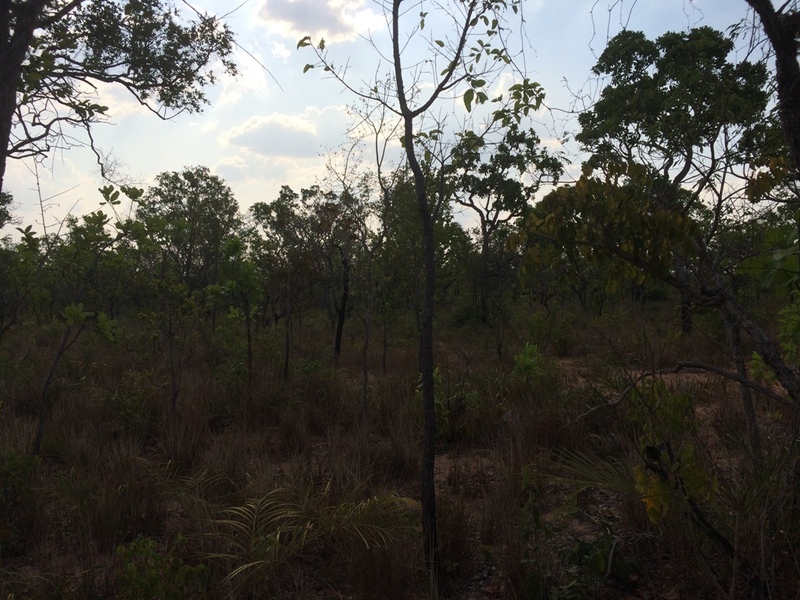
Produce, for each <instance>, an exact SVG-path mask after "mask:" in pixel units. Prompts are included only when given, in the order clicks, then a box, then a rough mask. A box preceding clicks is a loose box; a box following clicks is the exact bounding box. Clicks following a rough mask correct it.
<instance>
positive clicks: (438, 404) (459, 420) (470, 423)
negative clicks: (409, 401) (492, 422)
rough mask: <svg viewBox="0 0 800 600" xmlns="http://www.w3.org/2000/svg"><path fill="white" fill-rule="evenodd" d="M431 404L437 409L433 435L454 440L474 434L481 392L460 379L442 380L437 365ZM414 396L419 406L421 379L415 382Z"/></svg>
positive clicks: (451, 441)
mask: <svg viewBox="0 0 800 600" xmlns="http://www.w3.org/2000/svg"><path fill="white" fill-rule="evenodd" d="M433 380H434V394H435V397H434V405H435V408H436V438H437V440H438V441H440V442H443V443H447V444H449V443H453V442H456V441H459V440H463V439H465V438H469V437H472V436H474V434H475V433H476V432H477V431H478V421H479V419H480V415H481V410H480V409H481V399H480V395H479V394H478V393H477V392H476V391H475V390H471V389H469V388H468V386H467V384H466V382H465V381H464V380H461V381H460V383H459V384H458V385H456V386H453V385H449V383H450V382H449V381H448V382H445V379H444V377H443V376H442V372H441V371H440V370H439V368H438V367H437V368H436V370H435V371H434V373H433ZM416 399H417V402H418V404H419V405H420V406H421V405H422V382H421V380H420V381H418V382H417V394H416Z"/></svg>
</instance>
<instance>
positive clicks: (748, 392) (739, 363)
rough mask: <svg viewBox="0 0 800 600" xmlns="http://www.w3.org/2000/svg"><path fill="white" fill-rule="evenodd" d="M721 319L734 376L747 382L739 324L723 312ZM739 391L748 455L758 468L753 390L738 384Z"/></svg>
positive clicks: (758, 453) (759, 451)
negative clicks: (732, 361) (734, 371)
mask: <svg viewBox="0 0 800 600" xmlns="http://www.w3.org/2000/svg"><path fill="white" fill-rule="evenodd" d="M722 317H723V319H724V321H725V329H726V330H727V332H728V342H729V343H730V345H731V351H732V352H733V360H734V363H735V364H736V374H737V375H739V377H741V378H742V379H743V380H748V379H749V377H748V374H747V363H746V362H745V360H744V352H742V336H741V330H740V326H739V323H738V322H737V320H736V319H735V318H734V317H733V315H731V314H730V313H728V312H724V311H723V315H722ZM739 389H740V390H741V394H742V408H743V410H744V418H745V422H746V426H747V445H748V446H749V447H750V453H751V454H752V455H753V465H754V466H755V467H756V468H758V467H759V466H761V436H760V435H759V433H758V420H757V418H756V411H755V407H754V404H753V390H752V389H750V387H749V386H747V385H745V384H744V383H739Z"/></svg>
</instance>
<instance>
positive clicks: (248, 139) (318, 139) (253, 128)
mask: <svg viewBox="0 0 800 600" xmlns="http://www.w3.org/2000/svg"><path fill="white" fill-rule="evenodd" d="M346 123H347V116H346V112H345V110H344V109H343V108H341V107H329V108H325V109H322V110H320V109H317V108H313V107H308V108H306V110H305V111H304V112H303V113H302V114H297V115H287V114H280V113H272V114H271V115H267V116H254V117H250V118H249V119H248V120H247V121H245V122H244V123H243V124H241V125H239V126H238V127H234V128H233V129H231V130H229V131H228V132H226V133H224V134H223V135H222V136H220V141H221V143H223V144H226V145H231V146H239V147H242V148H246V149H247V150H250V151H252V152H255V153H256V154H260V155H262V156H268V157H294V158H309V157H315V156H317V155H318V154H319V153H320V152H321V150H322V149H323V148H324V147H326V146H331V145H332V144H333V143H334V142H335V141H336V140H339V139H341V137H342V136H343V134H344V132H345V128H346Z"/></svg>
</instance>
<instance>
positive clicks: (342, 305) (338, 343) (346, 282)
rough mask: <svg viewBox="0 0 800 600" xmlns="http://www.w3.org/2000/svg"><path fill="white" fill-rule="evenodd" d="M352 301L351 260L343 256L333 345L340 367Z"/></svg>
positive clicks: (336, 360)
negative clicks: (346, 322)
mask: <svg viewBox="0 0 800 600" xmlns="http://www.w3.org/2000/svg"><path fill="white" fill-rule="evenodd" d="M349 299H350V260H349V259H348V258H347V257H346V256H345V255H344V254H342V295H341V297H340V298H339V305H338V306H337V307H336V338H335V341H334V344H333V361H334V363H335V364H336V366H337V367H338V366H339V358H340V357H341V355H342V334H343V333H344V322H345V319H346V318H347V302H348V300H349Z"/></svg>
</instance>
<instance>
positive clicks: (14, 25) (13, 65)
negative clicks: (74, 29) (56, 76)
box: [0, 0, 48, 192]
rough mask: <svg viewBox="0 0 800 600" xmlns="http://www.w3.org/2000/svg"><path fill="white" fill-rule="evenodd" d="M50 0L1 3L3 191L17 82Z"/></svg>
mask: <svg viewBox="0 0 800 600" xmlns="http://www.w3.org/2000/svg"><path fill="white" fill-rule="evenodd" d="M47 5H48V2H47V0H29V1H28V2H10V1H8V0H6V1H5V2H1V3H0V153H2V154H0V192H2V191H3V190H4V187H3V180H4V177H5V172H6V160H7V158H8V152H9V148H10V145H11V128H12V123H13V121H14V111H16V109H17V84H18V83H19V78H20V74H21V72H22V64H23V63H24V62H25V57H26V56H27V54H28V47H29V46H30V43H31V40H32V39H33V34H34V32H35V31H36V28H37V25H38V23H39V20H40V18H41V15H42V13H43V12H44V9H45V8H46V7H47Z"/></svg>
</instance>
